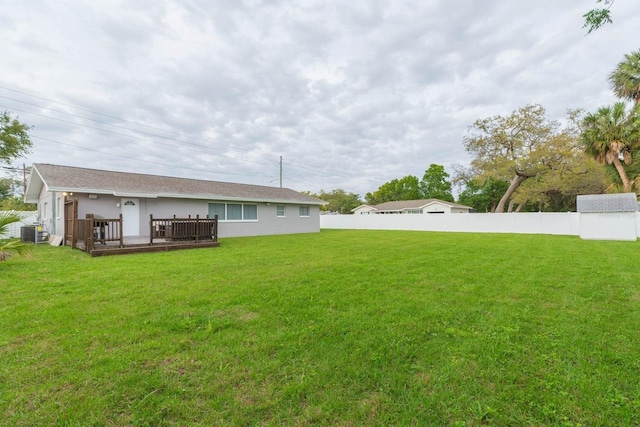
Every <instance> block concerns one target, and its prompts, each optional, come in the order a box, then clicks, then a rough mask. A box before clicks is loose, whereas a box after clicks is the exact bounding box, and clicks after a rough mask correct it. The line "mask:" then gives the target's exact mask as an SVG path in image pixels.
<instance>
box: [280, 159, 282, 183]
mask: <svg viewBox="0 0 640 427" xmlns="http://www.w3.org/2000/svg"><path fill="white" fill-rule="evenodd" d="M280 188H282V156H280Z"/></svg>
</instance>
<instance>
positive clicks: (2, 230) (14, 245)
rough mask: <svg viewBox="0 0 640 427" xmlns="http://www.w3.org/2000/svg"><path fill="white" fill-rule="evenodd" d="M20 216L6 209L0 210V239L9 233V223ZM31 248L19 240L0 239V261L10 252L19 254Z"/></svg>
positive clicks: (17, 219) (15, 220) (4, 259)
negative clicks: (5, 210)
mask: <svg viewBox="0 0 640 427" xmlns="http://www.w3.org/2000/svg"><path fill="white" fill-rule="evenodd" d="M21 219H22V218H20V216H18V214H16V213H14V212H11V211H8V212H0V239H1V238H4V237H5V236H7V234H9V224H13V223H14V222H18V221H20V220H21ZM29 249H31V247H30V246H27V245H25V244H24V243H22V242H21V241H20V240H0V261H6V260H7V258H9V257H10V256H11V255H12V254H14V253H17V254H19V255H21V254H23V253H25V252H27V251H28V250H29Z"/></svg>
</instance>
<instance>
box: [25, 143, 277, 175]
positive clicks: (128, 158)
mask: <svg viewBox="0 0 640 427" xmlns="http://www.w3.org/2000/svg"><path fill="white" fill-rule="evenodd" d="M31 138H36V139H40V140H43V141H48V142H53V143H54V144H60V145H65V146H67V147H73V148H78V149H80V150H85V151H91V152H94V153H100V154H103V155H107V156H112V157H119V158H122V159H127V160H135V161H137V162H144V163H150V164H154V165H160V166H169V167H179V168H180V169H187V170H192V171H197V172H207V173H214V174H219V175H235V176H248V177H254V178H270V177H271V176H272V175H249V174H246V173H243V174H240V173H232V172H218V171H216V172H213V171H211V169H198V168H191V167H187V166H180V165H176V164H168V163H162V162H155V161H152V160H144V159H137V158H134V157H131V156H123V155H120V154H115V153H110V152H105V151H100V150H95V149H92V148H87V147H81V146H79V145H73V144H69V143H66V142H62V141H57V140H55V139H51V138H45V137H42V136H38V135H31Z"/></svg>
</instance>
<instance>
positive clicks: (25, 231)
mask: <svg viewBox="0 0 640 427" xmlns="http://www.w3.org/2000/svg"><path fill="white" fill-rule="evenodd" d="M20 241H22V242H27V243H35V242H36V226H35V225H25V226H22V227H20Z"/></svg>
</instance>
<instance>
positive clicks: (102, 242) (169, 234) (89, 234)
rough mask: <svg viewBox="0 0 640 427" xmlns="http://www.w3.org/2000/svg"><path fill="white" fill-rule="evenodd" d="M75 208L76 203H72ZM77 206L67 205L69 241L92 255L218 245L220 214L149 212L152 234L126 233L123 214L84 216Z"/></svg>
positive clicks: (66, 240) (73, 245)
mask: <svg viewBox="0 0 640 427" xmlns="http://www.w3.org/2000/svg"><path fill="white" fill-rule="evenodd" d="M70 207H71V208H74V206H70ZM76 212H77V209H75V208H74V209H67V206H65V215H67V216H66V221H65V244H66V245H69V246H71V247H72V248H75V249H80V250H83V251H85V252H87V253H89V254H90V255H91V256H92V257H96V256H105V255H123V254H133V253H143V252H166V251H175V250H180V249H194V248H210V247H218V246H220V243H219V242H218V216H217V215H216V216H215V217H214V218H209V217H208V216H207V217H206V218H200V217H199V216H198V215H196V217H195V218H191V217H190V216H189V217H188V218H176V217H175V216H174V217H173V218H154V217H153V215H149V236H148V237H147V236H137V237H136V236H134V237H131V236H127V237H125V236H124V235H123V234H124V233H123V230H124V228H123V219H122V215H120V216H119V218H102V217H99V218H98V217H96V216H95V215H94V214H87V215H86V218H84V219H80V218H77V215H76Z"/></svg>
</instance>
